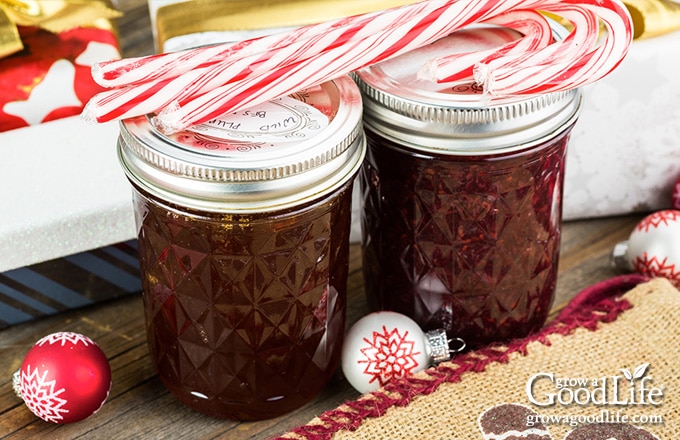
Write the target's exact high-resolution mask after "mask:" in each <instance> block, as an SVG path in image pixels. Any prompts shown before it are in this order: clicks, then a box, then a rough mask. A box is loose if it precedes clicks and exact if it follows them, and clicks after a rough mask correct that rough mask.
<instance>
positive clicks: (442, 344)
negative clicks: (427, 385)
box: [425, 328, 465, 364]
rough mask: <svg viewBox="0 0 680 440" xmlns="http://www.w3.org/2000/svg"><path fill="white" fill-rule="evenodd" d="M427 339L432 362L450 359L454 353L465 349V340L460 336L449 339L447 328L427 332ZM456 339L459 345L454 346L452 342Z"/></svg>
mask: <svg viewBox="0 0 680 440" xmlns="http://www.w3.org/2000/svg"><path fill="white" fill-rule="evenodd" d="M425 340H426V341H427V348H428V350H429V353H428V354H429V355H430V364H438V363H440V362H445V361H448V360H449V359H451V355H452V354H453V353H458V352H459V351H463V350H464V349H465V341H463V340H462V339H460V338H454V339H448V338H447V337H446V330H444V329H441V328H440V329H436V330H430V331H428V332H426V333H425ZM454 341H455V342H456V343H457V346H456V347H455V348H452V347H451V343H452V342H454Z"/></svg>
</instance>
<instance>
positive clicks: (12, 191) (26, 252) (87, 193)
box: [0, 116, 136, 272]
mask: <svg viewBox="0 0 680 440" xmlns="http://www.w3.org/2000/svg"><path fill="white" fill-rule="evenodd" d="M117 137H118V123H117V122H110V123H105V124H99V125H90V124H88V123H86V122H85V121H83V120H81V119H80V118H79V117H78V116H74V117H69V118H64V119H59V120H56V121H51V122H47V123H44V124H40V125H35V126H31V127H26V128H19V129H16V130H10V131H7V132H3V133H0V146H1V147H2V157H3V163H4V164H5V166H4V169H3V172H2V177H1V179H2V184H1V185H0V218H1V219H2V221H0V249H2V250H3V252H1V253H0V272H4V271H7V270H10V269H14V268H18V267H22V266H27V265H30V264H34V263H39V262H42V261H47V260H51V259H54V258H59V257H63V256H66V255H71V254H75V253H78V252H82V251H87V250H90V249H95V248H99V247H102V246H107V245H110V244H113V243H119V242H122V241H126V240H129V239H131V238H134V236H135V235H136V234H135V227H134V216H133V211H132V202H131V195H130V185H129V183H128V182H127V180H126V178H125V175H124V173H123V170H122V168H121V167H120V165H119V164H118V159H117V157H116V139H117Z"/></svg>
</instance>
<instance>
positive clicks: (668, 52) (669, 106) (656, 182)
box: [564, 31, 680, 220]
mask: <svg viewBox="0 0 680 440" xmlns="http://www.w3.org/2000/svg"><path fill="white" fill-rule="evenodd" d="M678 72H680V31H677V32H674V33H671V34H666V35H663V36H659V37H654V38H649V39H643V40H635V41H634V42H633V44H632V47H631V49H630V52H629V53H628V56H627V57H626V58H625V59H624V60H623V62H622V63H621V64H620V65H619V67H618V68H617V69H616V70H615V71H614V72H612V73H611V74H610V75H609V76H607V77H605V78H603V79H602V80H600V81H598V82H596V83H595V84H592V85H589V86H586V87H585V88H584V107H583V111H582V113H581V116H580V118H579V121H578V122H577V124H576V126H575V127H574V131H573V132H572V137H571V141H570V143H569V152H568V155H567V156H568V158H567V170H566V181H565V190H564V218H565V219H566V220H570V219H578V218H589V217H600V216H608V215H619V214H626V213H631V212H646V211H653V210H658V209H661V208H664V207H668V206H670V203H671V193H672V189H673V185H674V183H675V181H676V180H677V179H678V177H680V75H678Z"/></svg>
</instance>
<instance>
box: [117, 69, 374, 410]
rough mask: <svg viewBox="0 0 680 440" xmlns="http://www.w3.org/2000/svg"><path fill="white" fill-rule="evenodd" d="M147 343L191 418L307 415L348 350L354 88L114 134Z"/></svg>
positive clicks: (135, 124) (346, 84)
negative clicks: (125, 183)
mask: <svg viewBox="0 0 680 440" xmlns="http://www.w3.org/2000/svg"><path fill="white" fill-rule="evenodd" d="M118 147H119V149H118V151H119V157H120V160H121V163H122V165H123V168H124V170H125V172H126V174H127V176H128V178H129V180H130V181H131V183H132V186H133V187H134V191H133V199H134V204H135V208H136V222H137V227H138V229H139V236H138V243H139V254H140V260H141V271H142V276H143V297H144V307H145V315H146V325H147V333H148V342H149V347H150V352H151V356H152V359H153V362H154V364H155V366H156V368H157V370H158V374H159V376H160V378H161V380H162V381H163V383H164V384H165V386H166V387H167V388H168V389H169V390H170V391H171V393H172V394H173V395H174V396H175V397H176V398H177V399H179V400H180V401H181V402H183V403H184V404H186V405H187V406H189V407H191V408H194V409H196V410H198V411H201V412H203V413H206V414H209V415H211V416H215V417H221V418H233V419H240V420H256V419H264V418H268V417H274V416H277V415H280V414H283V413H286V412H288V411H291V410H293V409H295V408H298V407H299V406H301V405H303V404H304V403H305V402H307V401H308V400H309V399H311V398H312V397H313V396H314V395H315V394H317V393H318V392H319V391H320V390H321V389H322V388H323V387H324V385H325V384H326V383H327V382H328V380H329V378H330V377H331V375H332V374H333V372H334V370H335V368H336V366H337V365H338V362H339V357H340V349H341V345H342V338H343V331H344V324H345V309H346V282H347V270H348V253H349V231H350V222H351V220H350V214H351V192H352V183H353V180H354V177H355V176H356V174H357V173H358V170H359V167H360V165H361V162H362V160H363V157H364V153H365V142H364V137H363V131H362V126H361V99H360V94H359V91H358V89H357V87H356V85H355V84H354V82H353V81H352V80H351V79H349V78H348V77H344V78H340V79H338V80H335V81H331V82H328V83H325V84H322V85H321V86H318V87H314V88H311V89H309V90H305V91H302V92H299V93H297V94H296V95H294V96H291V97H284V98H281V99H278V100H275V101H272V102H270V103H267V104H265V105H261V106H257V107H254V108H251V109H248V110H246V111H243V112H239V113H238V114H234V115H225V116H224V117H222V118H218V119H216V120H213V121H210V122H208V123H206V124H202V125H200V126H197V127H194V128H193V129H189V130H186V131H183V132H181V133H178V134H175V135H170V136H166V135H164V134H162V133H160V132H159V131H157V130H155V129H154V127H153V125H152V124H151V120H150V118H149V117H138V118H134V119H130V120H126V121H124V122H122V124H121V136H120V138H119V142H118Z"/></svg>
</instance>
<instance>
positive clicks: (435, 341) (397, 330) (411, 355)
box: [342, 311, 465, 393]
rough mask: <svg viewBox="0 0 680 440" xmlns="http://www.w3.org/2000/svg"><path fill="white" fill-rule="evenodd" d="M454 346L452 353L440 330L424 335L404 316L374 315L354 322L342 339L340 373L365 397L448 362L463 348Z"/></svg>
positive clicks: (386, 313)
mask: <svg viewBox="0 0 680 440" xmlns="http://www.w3.org/2000/svg"><path fill="white" fill-rule="evenodd" d="M457 344H458V347H457V348H456V350H451V349H450V348H449V341H448V339H447V337H446V332H445V331H444V330H432V331H429V332H427V333H424V332H423V331H422V330H421V328H420V327H419V326H418V324H417V323H416V322H415V321H414V320H412V319H411V318H408V317H407V316H404V315H402V314H399V313H395V312H387V311H384V312H375V313H371V314H369V315H366V316H364V317H363V318H361V319H360V320H359V321H357V322H356V323H355V324H354V325H353V326H352V328H350V330H349V331H348V332H347V334H346V335H345V342H344V344H343V347H342V371H343V373H344V374H345V377H346V378H347V381H348V382H349V383H350V384H351V385H352V386H353V387H354V388H355V389H356V390H357V391H359V392H361V393H367V392H370V391H375V390H377V389H379V388H380V387H382V386H384V385H385V384H387V383H388V382H389V381H391V380H394V379H399V378H403V377H406V376H408V375H411V374H413V373H415V372H418V371H421V370H423V369H425V368H427V367H428V366H430V365H432V364H433V363H438V362H442V361H445V360H448V359H450V358H451V352H452V351H459V350H462V349H463V348H464V346H465V345H464V343H463V341H462V340H459V339H458V340H457Z"/></svg>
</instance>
